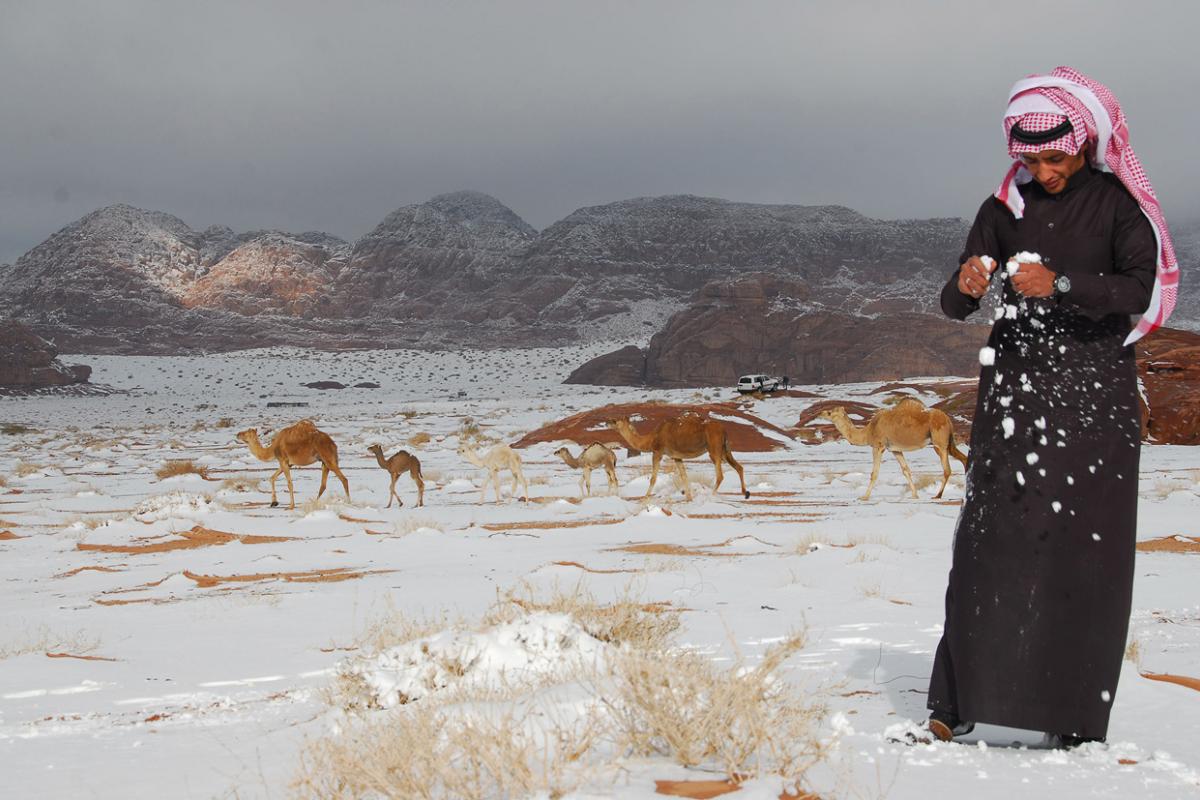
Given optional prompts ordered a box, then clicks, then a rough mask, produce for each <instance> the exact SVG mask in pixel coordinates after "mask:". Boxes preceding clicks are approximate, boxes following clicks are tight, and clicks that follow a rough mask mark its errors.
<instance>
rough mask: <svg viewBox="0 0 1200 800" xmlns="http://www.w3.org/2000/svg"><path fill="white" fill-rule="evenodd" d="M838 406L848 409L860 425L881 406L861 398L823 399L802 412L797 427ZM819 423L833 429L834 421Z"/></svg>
mask: <svg viewBox="0 0 1200 800" xmlns="http://www.w3.org/2000/svg"><path fill="white" fill-rule="evenodd" d="M838 406H841V407H842V408H844V409H846V413H847V414H848V415H849V416H850V419H851V420H853V421H854V422H855V423H857V424H859V425H861V424H863V423H864V422H866V421H867V420H869V419H870V418H871V415H872V414H874V413H875V412H876V411H878V410H879V406H877V405H873V404H871V403H863V402H861V401H859V400H822V401H820V402H818V403H813V404H812V405H811V406H809V407H808V408H806V409H804V411H802V412H801V413H800V418H799V419H797V420H796V427H797V428H803V427H805V426H806V425H809V424H811V423H812V421H813V420H815V419H816V418H817V415H818V414H820V413H821V412H822V411H826V410H828V409H830V408H837V407H838ZM819 424H821V425H826V426H828V427H829V429H830V430H833V423H832V422H828V421H826V420H821V422H820V423H819Z"/></svg>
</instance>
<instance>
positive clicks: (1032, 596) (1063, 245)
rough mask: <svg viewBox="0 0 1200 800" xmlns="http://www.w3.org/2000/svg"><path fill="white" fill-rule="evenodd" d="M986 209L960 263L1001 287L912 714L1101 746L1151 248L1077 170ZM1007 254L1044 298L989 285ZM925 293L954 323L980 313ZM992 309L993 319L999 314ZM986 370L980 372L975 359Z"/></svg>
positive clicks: (1123, 567)
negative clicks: (1034, 267) (943, 586)
mask: <svg viewBox="0 0 1200 800" xmlns="http://www.w3.org/2000/svg"><path fill="white" fill-rule="evenodd" d="M1021 194H1022V196H1023V197H1024V199H1025V215H1024V218H1023V219H1020V220H1018V219H1015V218H1014V217H1013V215H1012V213H1011V212H1010V211H1009V210H1008V209H1007V208H1006V207H1005V206H1004V205H1003V204H1002V203H1000V201H998V200H996V199H995V198H988V199H987V200H986V201H985V202H984V204H983V206H982V207H981V208H980V209H979V214H978V215H977V216H976V218H975V224H974V226H973V227H972V228H971V232H970V234H969V235H968V237H967V246H966V249H965V250H964V252H963V255H962V257H961V258H960V259H959V262H960V263H962V262H965V261H966V260H967V258H968V257H970V256H984V255H988V256H991V257H992V258H994V259H996V262H997V264H998V267H997V270H996V272H995V273H993V278H992V280H993V282H996V281H1002V282H1003V283H1004V285H1005V288H1004V293H1003V298H1002V305H1001V306H1000V309H1001V312H1000V313H1001V314H1002V315H1001V316H1000V317H999V319H997V320H996V322H995V325H994V326H993V328H992V333H991V338H990V339H989V340H988V346H989V347H991V348H993V350H994V351H995V363H994V365H993V366H987V365H985V366H984V367H983V368H982V369H981V370H980V374H979V399H978V403H977V404H976V407H975V419H974V423H973V426H972V429H971V451H970V457H969V463H968V465H967V476H966V497H965V499H964V501H963V506H962V511H961V513H960V515H959V518H958V525H957V527H956V529H955V534H954V556H953V562H952V567H951V570H950V578H949V586H948V588H947V590H946V623H945V628H944V630H943V634H942V640H941V642H940V644H939V645H938V649H937V655H936V657H935V660H934V666H933V675H932V676H931V678H930V685H929V708H931V709H934V710H939V711H947V712H950V713H953V714H955V715H956V716H958V717H959V718H960V719H963V720H968V721H973V722H986V723H993V724H998V725H1007V726H1011V727H1015V728H1025V729H1030V730H1039V731H1046V732H1048V733H1057V734H1073V735H1076V736H1083V737H1089V738H1102V737H1104V736H1105V735H1106V734H1107V729H1108V716H1109V711H1110V710H1111V708H1112V702H1113V700H1114V699H1115V697H1116V691H1117V679H1118V677H1119V675H1120V671H1121V661H1122V658H1123V656H1124V651H1125V636H1126V633H1127V629H1128V626H1129V609H1130V603H1131V599H1132V594H1133V563H1134V543H1135V528H1136V524H1137V486H1138V456H1139V453H1140V447H1141V440H1140V417H1139V415H1140V411H1139V406H1138V386H1137V372H1136V368H1135V361H1134V349H1133V347H1132V346H1125V345H1124V344H1123V341H1124V339H1125V336H1126V334H1128V333H1129V331H1130V327H1131V320H1130V315H1131V314H1140V313H1141V312H1142V311H1144V310H1145V308H1146V307H1147V305H1148V304H1149V300H1150V294H1151V291H1152V288H1153V285H1154V275H1155V255H1156V252H1157V245H1156V242H1155V238H1154V232H1153V229H1152V228H1151V226H1150V223H1149V222H1148V221H1147V219H1146V218H1145V216H1144V215H1143V214H1142V212H1141V210H1140V209H1139V208H1138V205H1137V203H1136V202H1135V201H1134V200H1133V198H1132V197H1131V196H1130V194H1129V193H1128V192H1127V191H1126V190H1125V188H1124V187H1123V186H1122V185H1121V184H1120V182H1119V181H1118V180H1117V179H1116V178H1115V177H1113V176H1112V175H1110V174H1108V173H1100V172H1096V171H1094V170H1092V169H1091V167H1090V166H1085V167H1084V168H1083V169H1081V170H1080V171H1079V172H1077V173H1075V174H1074V175H1072V176H1071V178H1070V179H1069V181H1068V183H1067V186H1066V188H1065V189H1064V190H1063V191H1062V192H1061V193H1060V194H1057V195H1052V194H1048V193H1047V192H1046V191H1045V190H1043V189H1042V188H1041V186H1040V185H1038V184H1037V183H1036V182H1033V183H1030V184H1028V185H1026V186H1024V187H1022V189H1021ZM1020 251H1030V252H1033V253H1038V254H1040V255H1041V256H1042V262H1043V263H1044V264H1045V265H1046V266H1047V267H1048V268H1049V269H1051V270H1054V271H1055V272H1058V273H1060V274H1065V275H1067V276H1068V277H1069V278H1070V280H1071V288H1070V291H1069V292H1068V293H1067V294H1065V295H1064V296H1062V297H1061V298H1059V299H1057V300H1054V299H1023V298H1021V296H1020V295H1018V294H1017V293H1016V292H1014V291H1013V289H1012V287H1011V283H1010V281H1008V280H1006V279H1005V278H1004V267H1005V263H1006V262H1007V261H1008V259H1009V258H1011V257H1012V256H1013V255H1014V254H1016V253H1018V252H1020ZM957 281H958V273H957V271H956V272H955V274H954V275H953V276H952V277H951V279H950V281H949V282H948V283H947V284H946V286H945V288H944V289H943V290H942V309H943V310H944V311H945V313H946V314H948V315H949V316H951V317H954V318H955V319H965V318H966V317H967V315H969V314H970V313H972V312H973V311H976V310H978V309H979V302H978V301H977V300H975V299H973V298H971V297H969V296H967V295H964V294H962V293H961V292H959V291H958V288H957ZM1006 306H1008V307H1009V308H1008V309H1007V314H1005V313H1004V310H1005V307H1006ZM981 360H982V361H986V360H985V359H981Z"/></svg>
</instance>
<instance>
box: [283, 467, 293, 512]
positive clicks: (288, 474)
mask: <svg viewBox="0 0 1200 800" xmlns="http://www.w3.org/2000/svg"><path fill="white" fill-rule="evenodd" d="M280 468H281V469H282V470H283V477H284V478H286V479H287V485H288V497H290V498H291V500H292V505H291V507H290V508H289V510H290V511H295V510H296V488H295V487H294V486H292V470H291V468H290V467H289V466H288V465H287V464H286V463H284V464H283V465H282V466H281V467H280Z"/></svg>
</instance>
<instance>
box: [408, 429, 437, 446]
mask: <svg viewBox="0 0 1200 800" xmlns="http://www.w3.org/2000/svg"><path fill="white" fill-rule="evenodd" d="M432 440H433V437H432V436H430V435H429V434H428V433H426V432H425V431H419V432H418V433H414V434H413V435H412V436H410V437H408V446H409V447H424V446H425V445H427V444H429V443H430V442H431V441H432Z"/></svg>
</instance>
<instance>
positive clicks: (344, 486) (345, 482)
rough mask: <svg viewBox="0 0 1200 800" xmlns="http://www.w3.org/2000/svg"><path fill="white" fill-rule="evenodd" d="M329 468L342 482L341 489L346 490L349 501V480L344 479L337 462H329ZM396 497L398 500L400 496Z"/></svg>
mask: <svg viewBox="0 0 1200 800" xmlns="http://www.w3.org/2000/svg"><path fill="white" fill-rule="evenodd" d="M329 468H330V469H331V470H333V474H334V475H337V477H338V480H339V481H341V482H342V489H344V490H345V492H346V500H347V501H349V500H350V481H348V480H346V476H345V475H344V474H343V473H342V470H341V469H340V468H339V467H338V465H337V464H331V465H330V466H329ZM396 499H397V500H399V499H400V498H399V497H397V498H396Z"/></svg>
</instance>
